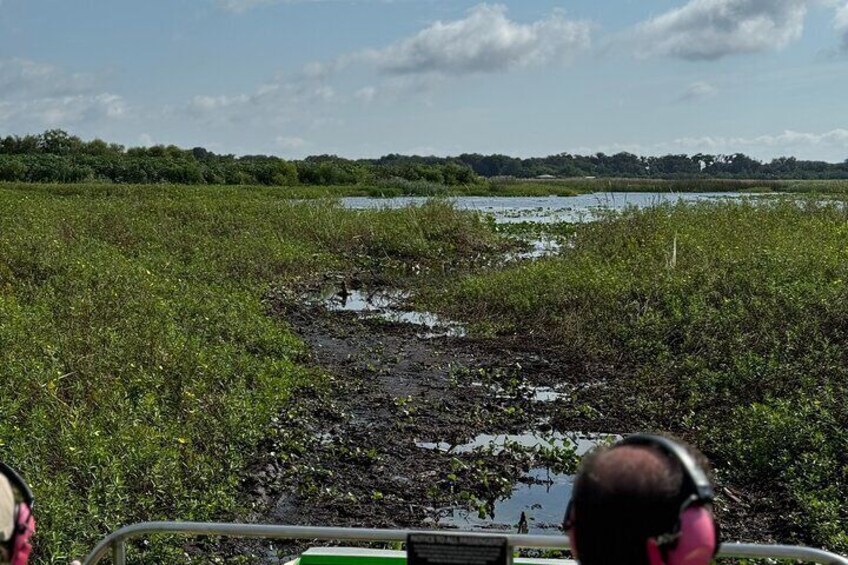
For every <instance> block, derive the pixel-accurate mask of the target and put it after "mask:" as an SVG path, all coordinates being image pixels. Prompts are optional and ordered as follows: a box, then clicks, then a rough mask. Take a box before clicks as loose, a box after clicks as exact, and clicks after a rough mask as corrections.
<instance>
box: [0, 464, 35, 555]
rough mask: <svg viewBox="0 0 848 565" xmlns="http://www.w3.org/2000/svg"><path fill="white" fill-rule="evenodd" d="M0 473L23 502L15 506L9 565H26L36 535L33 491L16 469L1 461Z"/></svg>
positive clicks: (9, 545)
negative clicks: (33, 536)
mask: <svg viewBox="0 0 848 565" xmlns="http://www.w3.org/2000/svg"><path fill="white" fill-rule="evenodd" d="M0 473H2V474H3V475H5V476H6V478H7V479H9V482H10V483H11V484H12V487H13V488H15V489H16V490H17V491H18V494H19V495H20V497H21V500H20V501H18V502H17V503H16V504H15V527H14V530H13V532H12V539H11V540H9V541H8V542H7V544H8V549H9V563H10V564H11V565H26V563H27V561H28V560H29V554H30V552H32V541H31V539H32V535H33V534H34V533H35V518H34V517H33V515H32V507H33V503H34V502H35V499H34V498H33V496H32V490H31V489H30V488H29V485H28V484H27V483H26V481H24V479H23V478H22V477H21V476H20V475H19V474H18V473H17V472H15V470H14V469H12V468H11V467H9V466H8V465H6V464H5V463H3V462H2V461H0Z"/></svg>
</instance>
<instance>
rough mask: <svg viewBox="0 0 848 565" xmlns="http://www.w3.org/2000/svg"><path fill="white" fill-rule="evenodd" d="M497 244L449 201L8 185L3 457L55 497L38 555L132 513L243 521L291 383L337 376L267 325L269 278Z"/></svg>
mask: <svg viewBox="0 0 848 565" xmlns="http://www.w3.org/2000/svg"><path fill="white" fill-rule="evenodd" d="M494 238H495V236H494V235H493V234H491V232H490V231H489V229H488V227H487V226H486V224H485V223H484V222H483V221H482V220H481V219H480V218H478V217H477V216H475V215H473V214H468V213H462V212H458V211H456V210H455V209H453V208H452V207H451V206H450V205H448V204H445V203H439V202H433V203H430V204H427V205H425V206H421V207H416V208H410V209H406V210H400V211H390V210H375V211H349V210H345V209H343V208H342V207H341V206H339V205H338V203H336V202H334V201H325V200H322V201H314V202H293V201H291V200H288V199H286V198H285V195H284V194H282V193H281V192H280V191H279V190H275V189H245V188H211V187H208V188H188V187H172V186H145V187H131V186H116V185H93V186H85V185H73V186H68V185H46V186H32V185H27V186H23V185H21V186H15V185H4V186H3V187H0V379H2V383H3V394H2V395H0V446H2V449H3V454H2V457H3V459H4V461H6V462H7V463H8V464H10V465H12V466H14V467H16V468H18V469H19V470H20V471H21V472H22V473H23V474H24V475H25V476H26V477H27V478H28V479H29V481H30V483H31V485H32V486H33V489H34V491H35V494H36V497H37V499H38V510H37V513H38V520H39V522H38V524H39V532H38V536H37V538H36V546H37V547H36V555H37V562H41V563H51V562H67V560H68V558H69V557H80V556H82V555H83V554H84V553H86V552H87V551H88V550H90V549H91V548H92V547H93V545H94V542H95V541H96V540H97V539H99V537H101V536H102V535H104V534H105V533H107V532H108V531H110V530H113V529H115V528H117V527H119V526H121V525H125V524H128V523H132V522H135V521H140V520H152V519H182V520H206V519H211V518H226V519H236V518H238V517H239V516H240V506H239V505H238V493H239V483H240V480H241V479H242V478H243V473H244V472H245V469H246V467H247V466H248V464H249V463H250V461H251V460H252V458H253V457H254V450H255V447H256V444H257V442H258V441H259V440H260V439H261V438H263V437H264V434H266V433H267V431H268V426H269V422H270V420H271V418H272V417H273V416H275V415H276V413H277V410H278V409H279V406H280V405H281V403H282V402H283V401H284V399H285V398H286V397H287V394H288V391H290V390H291V389H292V387H293V386H294V385H296V384H297V383H301V382H304V381H306V380H315V379H319V378H320V375H317V374H315V373H314V372H313V371H312V370H310V369H307V368H304V367H303V366H302V365H301V364H300V362H299V359H300V358H301V354H302V352H303V345H302V344H301V342H300V341H299V340H298V339H297V338H296V337H295V336H294V335H293V334H292V333H291V332H290V331H289V329H288V328H287V327H286V325H285V324H284V323H283V322H281V321H279V320H276V319H273V318H271V317H270V316H268V315H267V312H266V309H265V307H264V306H263V304H262V302H261V297H262V296H263V294H264V293H265V292H266V291H267V289H268V288H269V286H270V285H271V284H277V285H279V284H285V283H286V281H291V280H294V279H296V278H298V277H301V278H302V277H308V276H310V274H315V273H318V272H324V271H327V270H337V269H341V270H344V269H349V268H353V267H354V266H357V265H358V264H360V263H361V262H367V266H368V268H371V269H380V263H379V259H380V258H392V259H393V260H394V261H400V262H410V263H416V264H422V265H425V266H426V265H427V264H438V265H442V264H443V263H444V262H451V261H454V260H456V259H458V258H461V257H462V256H463V255H469V256H475V255H477V254H479V253H482V252H485V251H486V250H487V249H491V248H492V247H491V246H492V242H493V241H494ZM375 258H376V259H375ZM242 511H243V510H242ZM171 557H172V556H171ZM171 557H168V556H167V555H163V554H160V555H157V556H147V558H146V559H148V560H153V561H160V562H162V561H171V560H172V559H171Z"/></svg>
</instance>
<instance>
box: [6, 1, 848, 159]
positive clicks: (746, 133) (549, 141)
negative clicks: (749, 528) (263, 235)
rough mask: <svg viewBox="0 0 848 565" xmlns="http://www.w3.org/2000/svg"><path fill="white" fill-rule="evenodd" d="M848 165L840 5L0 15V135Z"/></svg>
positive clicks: (96, 4)
mask: <svg viewBox="0 0 848 565" xmlns="http://www.w3.org/2000/svg"><path fill="white" fill-rule="evenodd" d="M52 128H61V129H64V130H66V131H68V132H70V133H73V134H75V135H78V136H80V137H82V138H83V139H92V138H95V137H99V138H101V139H104V140H106V141H110V142H117V143H121V144H124V145H126V146H149V145H153V144H175V145H178V146H180V147H187V148H189V147H196V146H201V147H205V148H207V149H209V150H212V151H215V152H217V153H233V154H236V155H244V154H258V153H261V154H273V155H279V156H281V157H285V158H302V157H304V156H306V155H316V154H337V155H341V156H345V157H351V158H359V157H377V156H380V155H385V154H388V153H402V154H419V155H440V156H445V155H457V154H460V153H485V154H489V153H504V154H508V155H513V156H519V157H529V156H546V155H552V154H558V153H563V152H568V153H580V154H587V153H595V152H605V153H617V152H619V151H629V152H632V153H636V154H640V155H658V154H666V153H687V154H694V153H698V152H705V153H713V154H718V153H724V154H727V153H735V152H743V153H746V154H748V155H751V156H754V157H756V158H759V159H764V160H767V159H771V158H773V157H777V156H783V155H787V156H788V155H792V156H795V157H798V158H802V159H820V160H826V161H831V162H841V161H844V160H846V159H848V1H847V0H689V1H684V0H603V1H597V0H571V1H564V0H559V1H556V0H520V1H519V0H506V1H500V2H483V3H481V2H477V1H474V0H472V1H465V0H450V1H448V0H145V1H143V2H139V1H135V0H134V1H129V0H0V135H8V134H15V135H23V134H27V133H40V132H42V131H44V130H46V129H52Z"/></svg>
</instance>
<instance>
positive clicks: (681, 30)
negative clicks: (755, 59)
mask: <svg viewBox="0 0 848 565" xmlns="http://www.w3.org/2000/svg"><path fill="white" fill-rule="evenodd" d="M809 4H810V0H691V1H690V2H688V3H686V4H685V5H683V6H681V7H680V8H676V9H674V10H671V11H668V12H666V13H664V14H662V15H659V16H657V17H655V18H652V19H650V20H648V21H646V22H644V23H642V24H640V25H639V26H638V28H637V30H636V37H637V40H638V42H639V44H640V51H641V54H642V55H644V56H650V55H667V56H671V57H678V58H681V59H686V60H691V61H699V60H716V59H720V58H722V57H726V56H730V55H739V54H745V53H758V52H762V51H771V50H777V49H781V48H783V47H786V46H787V45H789V44H790V43H792V42H794V41H796V40H798V39H799V38H800V37H801V34H802V33H803V31H804V19H805V17H806V15H807V7H808V5H809Z"/></svg>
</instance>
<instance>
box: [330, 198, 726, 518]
mask: <svg viewBox="0 0 848 565" xmlns="http://www.w3.org/2000/svg"><path fill="white" fill-rule="evenodd" d="M740 196H741V195H740V194H737V193H686V194H668V193H665V194H662V193H595V194H586V195H581V196H576V197H556V196H553V197H532V198H525V197H458V198H453V199H452V201H453V202H454V204H455V205H456V206H457V207H459V208H461V209H466V210H476V211H479V212H482V213H485V214H491V215H492V216H493V217H494V219H495V221H496V222H498V223H510V222H538V223H554V222H586V221H591V220H592V219H593V218H595V217H597V214H598V212H599V211H601V210H605V209H606V210H609V209H612V210H619V209H623V208H625V207H627V206H636V207H640V208H644V207H649V206H654V205H659V204H663V203H669V202H670V203H676V202H679V201H683V202H697V201H702V200H707V199H715V198H739V197H740ZM426 200H427V198H419V197H401V198H387V199H378V198H344V199H342V202H343V204H344V205H345V206H346V207H349V208H353V209H369V208H384V207H388V208H401V207H404V206H409V205H419V204H422V203H424V202H426ZM528 243H529V244H530V247H529V249H528V250H527V251H525V252H523V253H519V254H515V256H513V257H509V258H508V260H534V259H537V258H540V257H545V256H548V255H554V254H557V253H558V252H559V251H560V250H561V248H562V245H563V244H562V243H561V242H560V241H557V240H554V239H544V238H543V239H533V240H528ZM409 298H410V295H409V293H407V292H404V291H401V290H388V291H387V290H381V291H377V292H372V291H368V290H351V291H347V290H346V289H345V290H342V291H340V290H339V289H338V288H332V289H328V290H327V291H326V292H325V293H324V294H322V295H321V296H320V297H318V299H319V300H320V302H321V303H322V304H323V306H324V307H325V308H326V309H327V310H328V311H331V312H353V313H356V314H358V315H359V316H361V317H365V318H380V319H383V320H386V321H388V322H392V323H405V324H411V325H413V326H416V327H417V328H419V330H418V332H417V336H418V337H419V338H420V339H439V338H454V339H455V338H463V337H465V336H466V329H465V327H464V326H463V325H462V324H459V323H457V322H454V321H451V320H445V319H443V318H440V317H439V316H438V315H436V314H434V313H431V312H418V311H414V310H410V309H409V308H408V307H407V306H406V304H407V303H408V300H409ZM473 386H484V387H486V386H488V387H489V388H491V391H490V392H491V395H493V396H494V397H502V395H504V394H508V391H502V390H500V389H498V388H496V387H495V388H492V387H491V386H490V385H486V384H484V383H473ZM521 395H522V398H524V399H526V400H529V401H530V402H532V403H534V404H535V405H537V406H543V405H544V406H548V405H550V404H551V403H555V402H559V401H563V400H567V397H568V394H567V393H565V392H562V391H559V390H556V389H554V388H552V387H546V386H538V387H529V388H528V389H527V390H523V391H522V393H521ZM541 427H544V426H541ZM619 437H620V436H615V435H611V434H603V433H576V432H569V433H559V432H554V433H550V432H548V433H542V432H539V431H527V432H524V433H520V434H511V435H506V434H485V433H484V434H480V435H478V436H477V437H474V438H472V439H471V440H470V441H469V442H467V443H464V444H460V445H451V444H448V443H444V442H435V443H426V442H420V443H418V444H417V446H418V448H420V449H422V450H432V451H439V452H443V453H448V454H457V455H459V454H469V453H473V452H477V451H480V452H481V453H485V454H486V456H496V455H497V454H498V453H500V452H501V451H502V450H504V449H515V448H518V449H524V450H533V449H540V450H549V449H552V448H555V449H559V448H566V449H572V450H574V452H575V453H576V454H577V455H583V454H585V453H586V452H587V451H589V450H591V449H592V448H594V447H595V446H597V445H598V444H600V443H608V442H612V441H615V440H616V439H618V438H619ZM573 479H574V477H573V475H570V474H565V473H557V472H553V471H552V470H551V469H548V468H544V467H536V468H532V469H530V471H529V472H528V473H526V474H525V475H524V476H523V477H522V478H521V479H520V480H519V482H518V483H516V484H515V486H514V488H513V489H512V492H511V494H510V495H508V496H506V497H503V498H501V499H499V500H495V501H493V502H494V504H493V505H492V506H491V507H490V508H488V510H487V511H485V512H483V513H482V514H478V512H477V511H474V510H468V509H465V508H458V507H450V508H444V509H441V511H440V512H439V518H438V520H437V522H436V523H434V525H437V526H439V527H447V528H458V529H461V530H501V531H511V532H515V531H516V530H517V528H518V524H519V521H520V520H521V517H522V515H524V517H525V518H526V521H527V531H528V532H529V533H531V534H557V533H559V529H558V526H559V524H560V523H561V522H562V517H563V516H562V514H563V511H564V509H565V506H566V504H567V502H568V499H569V497H570V496H571V489H572V483H573Z"/></svg>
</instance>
